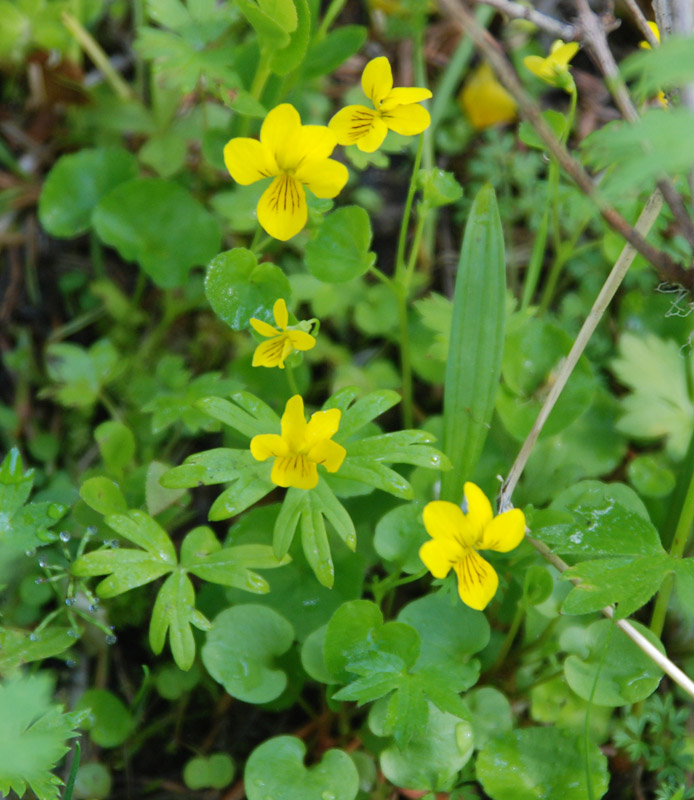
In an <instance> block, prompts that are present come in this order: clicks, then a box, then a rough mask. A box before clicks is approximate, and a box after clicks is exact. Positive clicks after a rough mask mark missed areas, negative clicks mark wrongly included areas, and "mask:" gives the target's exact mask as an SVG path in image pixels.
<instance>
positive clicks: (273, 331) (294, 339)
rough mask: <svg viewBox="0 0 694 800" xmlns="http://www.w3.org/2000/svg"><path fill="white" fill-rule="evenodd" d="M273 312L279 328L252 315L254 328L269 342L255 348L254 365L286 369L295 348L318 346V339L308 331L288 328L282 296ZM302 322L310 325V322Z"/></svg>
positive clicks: (306, 348) (287, 318)
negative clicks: (285, 366) (288, 359)
mask: <svg viewBox="0 0 694 800" xmlns="http://www.w3.org/2000/svg"><path fill="white" fill-rule="evenodd" d="M272 314H273V316H274V318H275V325H277V328H273V327H272V325H270V324H269V323H268V322H263V321H262V320H261V319H256V318H255V317H251V320H250V323H251V325H252V326H253V328H254V329H255V330H256V331H257V332H258V333H259V334H260V335H261V336H265V337H266V338H267V339H268V341H267V342H262V343H261V344H259V345H258V346H257V347H256V348H255V353H253V366H254V367H279V368H280V369H284V360H285V359H286V358H287V356H288V355H289V354H290V353H291V352H292V351H293V350H310V349H311V348H312V347H315V346H316V340H315V338H314V337H313V336H311V334H310V333H308V332H307V331H303V330H292V329H289V330H288V329H287V324H288V323H289V313H288V311H287V304H286V303H285V302H284V300H283V299H282V298H281V297H280V298H279V300H275V305H274V306H273V307H272ZM300 324H304V325H306V324H309V325H310V323H300ZM278 328H279V330H278Z"/></svg>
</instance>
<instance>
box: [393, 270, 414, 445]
mask: <svg viewBox="0 0 694 800" xmlns="http://www.w3.org/2000/svg"><path fill="white" fill-rule="evenodd" d="M396 297H397V301H398V323H399V326H400V371H401V373H402V421H403V426H404V427H405V428H407V429H409V428H412V426H413V423H414V413H413V401H412V395H413V392H412V356H411V352H410V331H409V327H408V320H407V293H406V290H405V287H404V286H402V285H399V286H398V287H397V292H396Z"/></svg>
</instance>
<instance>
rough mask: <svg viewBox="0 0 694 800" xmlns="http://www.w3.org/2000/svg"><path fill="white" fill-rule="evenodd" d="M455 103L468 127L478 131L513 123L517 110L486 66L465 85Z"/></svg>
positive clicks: (477, 70) (511, 98) (483, 65)
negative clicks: (467, 119) (471, 126)
mask: <svg viewBox="0 0 694 800" xmlns="http://www.w3.org/2000/svg"><path fill="white" fill-rule="evenodd" d="M458 101H459V102H460V105H461V107H462V109H463V111H464V112H465V113H466V114H467V116H468V118H469V120H470V122H471V123H472V125H473V126H474V127H475V128H476V129H477V130H478V131H480V130H483V129H484V128H489V127H491V126H492V125H498V124H506V123H507V122H513V120H514V119H515V118H516V111H517V109H518V106H517V105H516V101H515V100H514V99H513V97H511V95H510V94H509V93H508V92H507V91H506V89H504V87H503V86H502V85H501V84H500V83H499V81H498V80H497V79H496V76H495V75H494V71H493V70H492V68H491V67H490V66H489V64H487V63H486V62H484V63H482V64H480V65H479V67H477V69H476V70H475V71H474V72H473V73H472V74H471V75H470V77H469V78H468V79H467V80H466V81H465V85H464V86H463V90H462V91H461V93H460V95H459V97H458Z"/></svg>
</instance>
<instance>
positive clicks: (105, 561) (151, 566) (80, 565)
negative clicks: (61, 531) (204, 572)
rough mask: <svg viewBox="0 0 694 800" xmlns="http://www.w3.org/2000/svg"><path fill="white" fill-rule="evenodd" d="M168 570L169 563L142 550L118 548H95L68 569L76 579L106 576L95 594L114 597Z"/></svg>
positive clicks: (169, 570)
mask: <svg viewBox="0 0 694 800" xmlns="http://www.w3.org/2000/svg"><path fill="white" fill-rule="evenodd" d="M171 569H172V566H171V564H169V563H167V562H165V561H162V560H160V559H159V558H156V557H154V556H152V555H150V554H149V553H144V552H143V551H142V550H133V549H131V548H128V549H125V548H124V549H120V548H119V549H116V550H95V551H94V552H92V553H87V554H85V555H83V556H80V558H78V559H77V560H76V561H75V563H74V564H73V565H72V570H71V572H72V574H73V575H74V576H75V577H77V578H91V577H94V576H95V575H108V577H107V578H105V579H104V580H103V581H101V582H100V583H99V584H98V585H97V587H96V593H97V594H98V595H99V597H116V595H119V594H123V592H128V591H130V589H136V588H137V587H138V586H144V585H145V584H146V583H151V582H152V581H155V580H156V579H157V578H160V577H161V576H162V575H166V573H167V572H171Z"/></svg>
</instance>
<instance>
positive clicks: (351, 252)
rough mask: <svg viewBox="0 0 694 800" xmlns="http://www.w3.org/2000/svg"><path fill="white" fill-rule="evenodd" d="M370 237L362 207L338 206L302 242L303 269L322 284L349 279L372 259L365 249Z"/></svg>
mask: <svg viewBox="0 0 694 800" xmlns="http://www.w3.org/2000/svg"><path fill="white" fill-rule="evenodd" d="M371 239H372V233H371V222H370V220H369V215H368V213H367V212H366V211H365V210H364V209H363V208H361V207H360V206H344V207H343V208H338V209H337V211H333V213H332V214H329V215H328V216H327V217H326V218H325V220H324V221H323V224H322V225H321V226H320V228H319V229H318V233H317V234H316V237H315V239H312V240H311V241H310V242H308V244H307V245H306V255H305V260H306V268H307V269H308V271H309V272H310V273H311V274H312V275H315V276H316V278H319V279H320V280H322V281H324V282H326V283H341V282H343V281H351V280H352V279H353V278H357V277H359V275H363V274H364V273H365V272H367V271H368V270H369V268H370V267H372V266H373V265H374V263H375V262H376V254H375V253H372V252H370V251H369V247H370V246H371Z"/></svg>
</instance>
